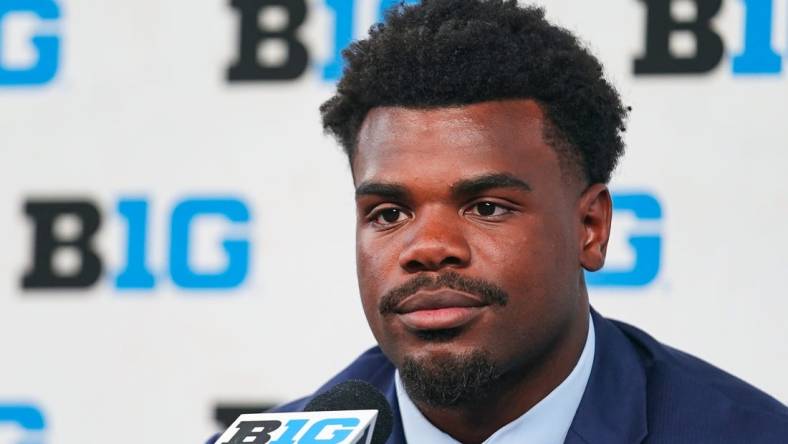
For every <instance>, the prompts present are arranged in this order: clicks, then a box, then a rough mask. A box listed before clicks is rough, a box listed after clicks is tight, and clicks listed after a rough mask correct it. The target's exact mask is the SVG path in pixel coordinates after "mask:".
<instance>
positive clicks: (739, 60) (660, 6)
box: [634, 0, 788, 75]
mask: <svg viewBox="0 0 788 444" xmlns="http://www.w3.org/2000/svg"><path fill="white" fill-rule="evenodd" d="M640 1H641V2H643V3H644V5H645V6H646V46H645V51H644V54H643V56H642V57H640V58H638V59H637V60H635V64H634V69H635V74H636V75H644V74H702V73H707V72H709V71H711V70H713V69H714V68H716V67H717V65H719V64H720V62H721V61H722V60H723V58H724V56H725V46H726V45H725V42H724V40H723V36H721V35H720V34H719V33H718V31H717V30H715V28H714V25H713V20H714V18H715V17H717V15H718V13H719V12H720V9H721V8H722V5H723V0H640ZM727 1H729V2H739V3H740V5H741V6H742V9H743V20H742V22H741V26H742V33H741V34H742V36H743V37H742V42H741V48H742V50H741V51H740V52H739V53H738V54H733V55H732V62H733V63H732V69H733V74H734V75H777V74H779V73H780V72H782V62H783V60H782V59H783V56H782V55H781V54H780V53H779V52H778V51H777V50H776V49H775V48H774V45H773V42H772V36H773V35H775V34H776V29H774V28H775V24H777V26H780V25H782V26H786V27H788V15H787V16H786V17H784V20H777V21H775V20H774V18H775V15H776V11H777V2H779V1H780V0H777V1H774V0H727ZM681 37H684V41H683V42H684V43H686V45H684V48H683V50H682V51H679V50H678V49H676V48H674V46H678V45H677V44H676V45H672V43H678V42H679V40H678V39H679V38H681ZM786 45H788V42H786ZM679 52H681V54H679ZM786 57H788V54H786Z"/></svg>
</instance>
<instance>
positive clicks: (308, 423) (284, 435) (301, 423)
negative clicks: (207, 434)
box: [216, 410, 378, 444]
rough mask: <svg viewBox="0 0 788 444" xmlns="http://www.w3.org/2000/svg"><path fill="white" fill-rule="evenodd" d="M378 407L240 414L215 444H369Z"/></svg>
mask: <svg viewBox="0 0 788 444" xmlns="http://www.w3.org/2000/svg"><path fill="white" fill-rule="evenodd" d="M377 415H378V412H377V410H346V411H334V412H298V413H259V414H251V415H241V416H239V417H238V419H237V420H236V421H235V422H234V423H233V425H231V426H230V428H228V429H227V430H226V431H225V432H224V433H223V434H222V436H220V437H219V439H218V440H217V441H216V444H356V443H358V444H369V443H370V442H371V441H372V432H373V430H374V429H375V421H376V419H377Z"/></svg>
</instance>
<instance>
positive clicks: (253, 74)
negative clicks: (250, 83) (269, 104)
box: [227, 0, 309, 82]
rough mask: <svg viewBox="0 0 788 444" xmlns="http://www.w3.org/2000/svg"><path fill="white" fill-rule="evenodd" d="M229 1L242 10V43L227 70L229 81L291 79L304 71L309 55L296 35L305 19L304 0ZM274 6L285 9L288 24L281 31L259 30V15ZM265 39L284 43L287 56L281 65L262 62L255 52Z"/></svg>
mask: <svg viewBox="0 0 788 444" xmlns="http://www.w3.org/2000/svg"><path fill="white" fill-rule="evenodd" d="M231 4H232V6H233V7H234V8H236V9H237V10H238V11H239V12H240V13H241V36H240V38H241V42H240V53H239V54H238V61H237V62H236V63H235V64H234V65H232V66H230V69H229V71H228V72H227V78H228V80H230V81H231V82H234V81H242V80H290V79H295V78H298V77H299V76H300V75H301V74H303V73H304V71H305V70H306V66H307V63H308V62H309V54H308V53H307V50H306V47H305V46H304V44H303V43H301V42H300V41H299V40H298V39H296V35H295V33H296V30H298V27H299V26H301V24H302V23H304V20H305V19H306V4H305V3H304V0H232V3H231ZM277 6H278V7H281V8H284V9H285V10H287V13H288V15H289V19H288V22H287V25H286V26H285V27H284V28H283V29H280V30H268V29H261V28H260V14H261V13H262V12H263V10H264V9H265V8H270V7H277ZM266 40H269V41H270V40H277V41H279V42H281V43H283V44H285V45H286V47H287V58H286V59H285V60H284V61H283V62H282V63H281V64H279V65H268V66H266V65H263V64H261V61H260V59H259V58H258V57H257V51H258V49H259V47H260V45H261V44H262V43H264V42H265V41H266Z"/></svg>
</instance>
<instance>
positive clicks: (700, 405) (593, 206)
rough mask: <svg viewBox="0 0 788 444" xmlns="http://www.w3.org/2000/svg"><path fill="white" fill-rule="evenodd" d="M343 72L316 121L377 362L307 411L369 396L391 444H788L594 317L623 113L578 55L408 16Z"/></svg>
mask: <svg viewBox="0 0 788 444" xmlns="http://www.w3.org/2000/svg"><path fill="white" fill-rule="evenodd" d="M345 55H346V58H347V61H348V68H347V70H346V71H345V73H344V76H343V78H342V80H341V81H340V83H339V86H338V90H337V93H336V95H335V96H334V97H333V98H331V99H330V100H329V101H328V102H326V103H325V104H324V105H323V107H322V108H321V111H322V115H323V123H324V126H325V128H326V129H327V131H328V132H330V133H332V134H334V135H335V136H336V137H337V138H338V140H339V141H340V143H341V144H342V145H343V146H344V148H345V150H346V152H347V154H348V156H349V159H350V163H351V167H352V173H353V179H354V183H355V186H356V201H357V214H358V219H357V258H358V261H357V262H358V279H359V288H360V293H361V297H362V302H363V306H364V311H365V314H366V317H367V320H368V322H369V325H370V327H371V329H372V332H373V333H374V335H375V338H376V339H377V341H378V344H379V348H374V349H372V350H370V351H368V352H367V353H365V354H364V355H362V356H361V357H359V358H358V360H356V361H355V362H353V363H352V364H350V366H349V367H348V368H347V369H345V370H344V371H342V372H341V373H340V374H339V375H337V376H336V377H335V378H334V379H332V380H331V381H330V382H328V383H327V384H326V385H325V386H324V387H323V388H321V389H319V390H318V391H317V393H321V392H324V391H325V390H328V389H329V388H331V387H333V386H334V385H336V384H338V383H340V382H342V381H344V380H348V379H363V380H366V381H368V382H370V383H372V384H373V385H375V386H377V387H378V388H379V389H380V390H381V391H382V392H383V393H384V394H385V395H386V396H387V398H388V400H389V402H390V403H391V404H392V406H393V408H394V416H395V426H394V432H393V434H392V436H391V438H390V439H389V443H391V444H394V443H404V442H405V441H407V442H410V443H411V444H414V443H431V444H436V443H438V444H439V443H455V442H462V443H481V442H487V443H495V444H506V443H518V444H519V443H538V444H547V443H562V442H566V443H577V444H580V443H585V444H597V443H599V444H614V443H621V444H631V443H640V442H649V443H661V442H665V443H693V444H695V443H704V442H706V443H745V442H747V443H779V442H788V410H786V407H785V406H783V405H781V404H780V403H779V402H777V401H776V400H774V399H772V398H770V397H769V396H767V395H766V394H764V393H762V392H759V391H758V390H756V389H755V388H753V387H751V386H749V385H747V384H746V383H744V382H742V381H740V380H738V379H736V378H734V377H732V376H730V375H728V374H726V373H724V372H722V371H721V370H718V369H716V368H714V367H712V366H710V365H708V364H706V363H704V362H702V361H700V360H698V359H696V358H694V357H692V356H689V355H687V354H684V353H682V352H679V351H677V350H675V349H672V348H669V347H667V346H664V345H662V344H660V343H658V342H656V341H655V340H654V339H652V338H651V337H649V336H648V335H646V334H645V333H643V332H641V331H639V330H637V329H636V328H634V327H631V326H628V325H626V324H622V323H619V322H614V321H610V320H607V319H605V318H603V317H602V316H600V315H599V314H597V313H596V312H594V311H593V310H591V309H590V307H589V303H588V293H587V289H586V285H585V282H584V275H583V273H584V270H590V271H594V270H598V269H600V268H601V267H602V265H603V263H604V260H605V253H606V247H607V242H608V238H609V234H610V220H611V213H612V209H611V199H610V194H609V192H608V189H607V186H606V183H607V182H608V181H609V179H610V175H611V172H612V171H613V169H614V167H615V165H616V162H617V161H618V159H619V157H620V156H621V155H622V153H623V149H624V147H623V142H622V139H621V132H622V131H624V119H625V117H626V109H625V108H624V107H623V106H622V104H621V101H620V99H619V96H618V93H617V92H616V91H615V89H614V88H613V87H612V86H611V85H610V83H608V82H607V81H606V80H605V78H604V76H603V73H602V67H601V66H600V64H599V62H598V61H597V60H596V59H595V58H594V57H593V56H592V55H590V54H589V53H588V52H587V51H586V50H585V49H584V48H583V47H582V46H581V45H580V44H579V42H578V41H577V39H576V38H575V37H574V36H572V35H571V34H570V33H568V32H567V31H565V30H563V29H560V28H557V27H555V26H552V25H551V24H549V23H548V22H547V21H546V20H545V19H544V16H543V12H542V11H541V10H539V9H535V8H521V7H518V6H517V4H516V2H514V1H502V0H488V1H484V0H463V1H453V0H424V1H423V3H421V4H420V5H417V6H404V7H400V8H399V9H396V10H394V11H393V12H391V13H390V14H389V16H388V17H387V20H386V23H385V24H383V25H379V26H377V27H376V28H374V29H373V30H372V32H371V35H370V37H369V38H368V39H367V40H364V41H360V42H357V43H355V44H354V45H352V46H351V47H350V48H349V49H348V50H347V51H346V53H345ZM309 399H310V398H305V399H302V400H299V401H296V402H294V403H291V404H288V405H286V406H283V407H281V408H280V410H282V411H289V410H294V411H297V410H301V409H302V408H303V407H304V405H305V404H306V403H307V402H308V401H309Z"/></svg>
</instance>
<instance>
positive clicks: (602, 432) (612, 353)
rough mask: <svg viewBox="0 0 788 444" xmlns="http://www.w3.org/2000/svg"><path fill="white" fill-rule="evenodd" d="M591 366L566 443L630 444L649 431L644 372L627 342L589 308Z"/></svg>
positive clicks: (634, 351) (621, 334)
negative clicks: (593, 346)
mask: <svg viewBox="0 0 788 444" xmlns="http://www.w3.org/2000/svg"><path fill="white" fill-rule="evenodd" d="M591 315H592V319H593V322H594V330H595V331H596V350H595V351H594V365H593V368H592V370H591V376H590V377H589V380H588V385H587V386H586V390H585V393H584V394H583V399H582V400H581V401H580V406H579V407H578V409H577V413H576V414H575V418H574V420H573V421H572V425H571V426H570V428H569V434H568V435H567V437H566V440H565V441H564V442H565V444H618V443H620V444H633V443H640V442H642V441H643V439H644V438H645V437H646V434H647V433H648V427H647V421H646V374H645V368H644V366H643V363H642V362H641V361H640V359H639V357H638V354H637V351H636V350H635V349H634V348H633V346H632V345H631V343H630V341H629V340H628V339H627V338H626V336H624V334H623V333H622V332H621V330H619V329H618V328H617V327H616V326H615V325H613V323H611V322H610V321H608V320H607V319H605V318H603V317H602V316H600V315H599V314H598V313H597V312H596V311H594V310H591Z"/></svg>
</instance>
